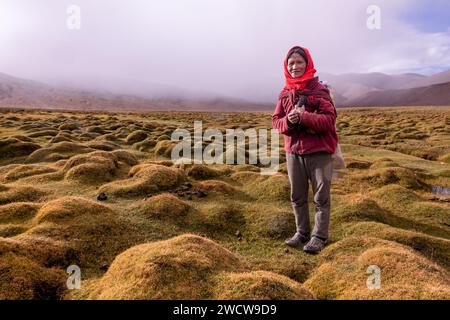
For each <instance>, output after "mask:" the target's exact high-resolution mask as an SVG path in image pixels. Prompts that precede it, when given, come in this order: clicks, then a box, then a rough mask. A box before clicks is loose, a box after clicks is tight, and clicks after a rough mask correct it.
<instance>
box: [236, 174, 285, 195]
mask: <svg viewBox="0 0 450 320" xmlns="http://www.w3.org/2000/svg"><path fill="white" fill-rule="evenodd" d="M244 190H246V191H247V193H248V194H250V195H251V196H253V197H255V198H257V199H260V200H268V201H290V200H289V199H290V193H291V185H290V183H289V179H288V177H287V176H285V175H283V174H274V175H271V176H269V177H267V176H260V178H258V179H256V180H253V181H250V182H249V183H248V184H247V185H245V187H244Z"/></svg>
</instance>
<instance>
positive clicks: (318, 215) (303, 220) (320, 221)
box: [286, 152, 333, 239]
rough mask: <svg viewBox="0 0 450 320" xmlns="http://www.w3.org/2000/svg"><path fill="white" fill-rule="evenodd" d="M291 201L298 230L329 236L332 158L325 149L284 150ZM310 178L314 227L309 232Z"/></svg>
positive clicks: (321, 236) (303, 232)
mask: <svg viewBox="0 0 450 320" xmlns="http://www.w3.org/2000/svg"><path fill="white" fill-rule="evenodd" d="M286 160H287V169H288V175H289V181H290V183H291V203H292V207H293V209H294V215H295V224H296V226H297V232H300V233H302V234H311V235H312V236H317V237H320V238H325V239H328V226H329V222H330V207H331V206H330V205H331V195H330V191H331V178H332V174H333V161H332V159H331V154H330V153H327V152H315V153H311V154H304V155H301V154H292V153H287V154H286ZM308 180H309V181H311V185H312V190H313V194H314V209H315V210H314V211H315V212H314V229H313V232H312V233H311V232H310V230H311V229H310V228H311V227H310V222H309V208H308V189H309V181H308Z"/></svg>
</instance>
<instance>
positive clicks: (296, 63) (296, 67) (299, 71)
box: [287, 53, 306, 78]
mask: <svg viewBox="0 0 450 320" xmlns="http://www.w3.org/2000/svg"><path fill="white" fill-rule="evenodd" d="M287 68H288V71H289V73H290V75H291V77H293V78H298V77H301V76H302V75H303V74H304V73H305V70H306V61H305V59H303V57H302V56H301V55H300V54H298V53H294V54H292V55H291V56H290V57H289V59H288V61H287Z"/></svg>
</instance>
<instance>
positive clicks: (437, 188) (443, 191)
mask: <svg viewBox="0 0 450 320" xmlns="http://www.w3.org/2000/svg"><path fill="white" fill-rule="evenodd" d="M431 192H433V193H437V194H446V195H447V194H448V195H450V188H447V187H443V186H438V185H432V186H431Z"/></svg>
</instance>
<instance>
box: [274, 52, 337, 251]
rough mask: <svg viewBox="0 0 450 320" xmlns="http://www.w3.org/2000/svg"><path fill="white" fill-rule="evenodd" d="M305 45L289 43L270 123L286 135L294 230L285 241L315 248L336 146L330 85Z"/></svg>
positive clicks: (324, 229) (320, 241)
mask: <svg viewBox="0 0 450 320" xmlns="http://www.w3.org/2000/svg"><path fill="white" fill-rule="evenodd" d="M315 72H316V69H314V63H313V61H312V58H311V55H310V54H309V51H308V50H307V49H306V48H303V47H299V46H295V47H293V48H291V49H290V50H289V52H288V54H287V55H286V58H285V60H284V76H285V87H284V88H283V90H282V91H281V93H280V95H279V99H278V103H277V105H276V108H275V112H274V114H273V116H272V125H273V127H274V128H276V129H278V131H280V133H282V134H283V135H284V150H285V151H286V161H287V169H288V175H289V181H290V184H291V203H292V207H293V209H294V215H295V224H296V229H297V230H296V233H295V234H294V236H293V237H292V238H290V239H287V240H286V241H285V243H286V244H287V245H289V246H293V247H297V246H299V245H301V244H304V243H306V242H307V243H306V245H305V246H304V247H303V250H304V251H305V252H308V253H318V252H319V251H320V250H322V249H323V248H324V247H325V245H326V243H327V240H328V225H329V219H330V202H331V199H330V198H331V196H330V190H331V177H332V173H333V164H332V158H331V156H332V154H333V153H334V152H335V150H336V145H337V142H338V137H337V134H336V127H335V123H336V116H337V113H336V109H335V108H334V105H333V102H332V99H331V97H330V92H329V90H328V89H327V88H326V87H325V86H324V85H322V84H321V83H320V82H319V79H318V77H315V76H314V74H315ZM309 181H310V182H311V185H312V190H313V194H314V201H313V202H314V206H315V218H314V220H315V221H314V228H313V230H312V233H311V232H310V221H309V209H308V189H309Z"/></svg>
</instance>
